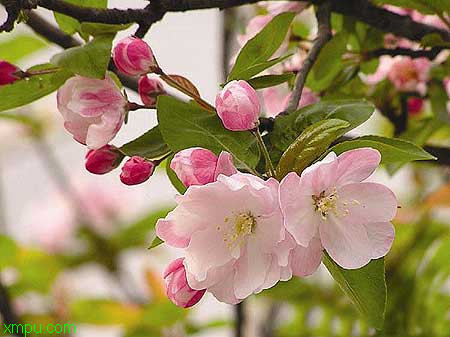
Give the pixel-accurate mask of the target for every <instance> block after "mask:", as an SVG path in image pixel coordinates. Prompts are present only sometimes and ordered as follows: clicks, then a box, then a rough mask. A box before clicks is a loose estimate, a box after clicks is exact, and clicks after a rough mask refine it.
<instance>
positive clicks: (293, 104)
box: [281, 1, 332, 115]
mask: <svg viewBox="0 0 450 337" xmlns="http://www.w3.org/2000/svg"><path fill="white" fill-rule="evenodd" d="M330 9H331V2H329V1H326V2H324V3H323V4H322V5H320V6H319V8H318V9H317V12H316V16H317V22H318V24H319V28H318V31H317V37H316V39H315V40H314V43H313V46H312V48H311V49H310V50H309V52H308V55H307V56H306V59H305V61H304V62H303V65H302V68H301V69H300V70H299V72H298V73H297V77H296V78H295V84H294V90H293V91H292V95H291V98H290V99H289V104H288V107H287V108H286V111H284V112H282V113H281V114H282V115H283V114H284V115H285V114H288V113H290V112H292V111H295V110H296V109H297V107H298V103H299V102H300V98H301V96H302V91H303V87H304V85H305V82H306V78H307V76H308V74H309V71H310V70H311V68H312V66H313V65H314V62H316V60H317V57H318V56H319V54H320V51H321V50H322V48H323V47H324V46H325V44H326V43H327V42H328V41H329V40H330V39H331V37H332V34H331V22H330V18H331V10H330Z"/></svg>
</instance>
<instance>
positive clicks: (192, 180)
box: [170, 147, 237, 187]
mask: <svg viewBox="0 0 450 337" xmlns="http://www.w3.org/2000/svg"><path fill="white" fill-rule="evenodd" d="M170 168H171V169H172V170H174V171H175V173H176V174H177V176H178V178H179V179H180V180H181V182H182V183H183V184H184V186H186V187H189V186H191V185H205V184H208V183H212V182H213V181H216V179H217V177H218V176H219V174H225V175H227V176H230V175H233V174H235V173H237V170H236V168H235V167H234V164H233V157H232V156H231V155H230V154H229V153H228V152H225V151H222V152H221V153H220V155H219V157H217V156H216V155H215V154H214V153H213V152H211V151H210V150H207V149H203V148H201V147H192V148H189V149H185V150H182V151H180V152H178V153H177V154H176V155H175V156H174V157H173V159H172V161H171V162H170Z"/></svg>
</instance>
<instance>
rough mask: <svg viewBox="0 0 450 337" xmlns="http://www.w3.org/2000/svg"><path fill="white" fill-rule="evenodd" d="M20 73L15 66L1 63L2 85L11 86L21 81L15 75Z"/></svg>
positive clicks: (0, 76) (0, 78) (0, 75)
mask: <svg viewBox="0 0 450 337" xmlns="http://www.w3.org/2000/svg"><path fill="white" fill-rule="evenodd" d="M20 71H21V70H20V69H19V68H17V67H16V66H15V65H13V64H11V63H9V62H6V61H0V85H5V84H11V83H14V82H15V81H17V80H20V77H18V76H16V75H15V73H18V72H20Z"/></svg>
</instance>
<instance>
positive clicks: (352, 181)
mask: <svg viewBox="0 0 450 337" xmlns="http://www.w3.org/2000/svg"><path fill="white" fill-rule="evenodd" d="M380 159H381V156H380V153H379V152H378V151H377V150H374V149H371V148H361V149H356V150H351V151H347V152H344V153H342V154H341V155H340V156H338V157H337V156H336V154H334V153H333V152H331V153H330V154H328V155H327V156H326V157H325V158H324V159H323V160H322V161H319V162H317V163H315V164H313V165H311V166H310V167H308V168H307V169H305V170H304V171H303V172H302V174H301V176H300V177H299V176H298V175H297V174H296V173H293V172H291V173H289V174H288V175H287V176H286V177H285V178H284V179H283V181H282V182H281V184H280V205H281V209H282V212H283V215H284V225H285V227H286V229H287V231H288V232H289V233H290V234H292V236H293V237H294V239H295V241H296V242H297V243H298V244H299V245H301V246H303V247H309V245H310V244H311V242H312V241H313V240H314V246H317V240H318V239H319V240H320V243H321V244H322V246H323V247H324V248H325V250H326V251H327V252H328V254H329V255H330V256H331V258H332V259H333V260H334V261H335V262H336V263H337V264H339V265H340V266H341V267H343V268H347V269H355V268H360V267H362V266H364V265H366V264H367V263H369V261H370V260H371V259H376V258H380V257H382V256H384V255H386V254H387V252H388V251H389V249H390V248H391V245H392V242H393V240H394V228H393V226H392V224H391V223H390V221H391V220H392V219H393V218H394V216H395V214H396V211H397V200H396V198H395V195H394V193H393V192H392V191H391V190H390V189H388V188H387V187H386V186H384V185H381V184H376V183H369V182H362V181H363V180H365V179H366V178H368V177H369V176H370V175H371V174H372V173H373V171H375V169H376V168H377V166H378V165H379V163H380Z"/></svg>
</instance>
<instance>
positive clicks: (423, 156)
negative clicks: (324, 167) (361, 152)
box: [330, 136, 436, 164]
mask: <svg viewBox="0 0 450 337" xmlns="http://www.w3.org/2000/svg"><path fill="white" fill-rule="evenodd" d="M360 147H371V148H373V149H376V150H378V151H380V153H381V163H383V164H393V163H397V164H398V163H407V162H410V161H415V160H434V159H436V158H435V157H434V156H432V155H431V154H429V153H428V152H426V151H425V150H423V149H421V148H420V147H418V146H417V145H415V144H414V143H411V142H409V141H406V140H403V139H399V138H386V137H381V136H363V137H359V138H355V139H353V140H349V141H346V142H342V143H339V144H337V145H335V146H333V147H332V148H331V149H330V151H334V152H335V153H336V154H338V155H339V154H341V153H343V152H345V151H348V150H352V149H357V148H360Z"/></svg>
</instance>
